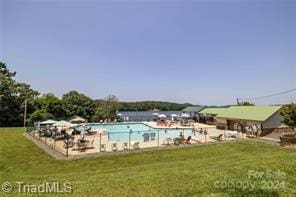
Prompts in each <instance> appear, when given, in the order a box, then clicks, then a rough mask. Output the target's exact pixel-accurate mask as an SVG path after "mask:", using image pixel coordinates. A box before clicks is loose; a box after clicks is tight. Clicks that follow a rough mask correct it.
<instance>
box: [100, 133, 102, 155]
mask: <svg viewBox="0 0 296 197" xmlns="http://www.w3.org/2000/svg"><path fill="white" fill-rule="evenodd" d="M100 152H102V133H100Z"/></svg>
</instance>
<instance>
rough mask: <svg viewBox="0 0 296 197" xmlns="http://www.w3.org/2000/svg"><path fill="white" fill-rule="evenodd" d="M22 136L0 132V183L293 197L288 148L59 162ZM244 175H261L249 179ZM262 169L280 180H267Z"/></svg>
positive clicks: (243, 146) (202, 149)
mask: <svg viewBox="0 0 296 197" xmlns="http://www.w3.org/2000/svg"><path fill="white" fill-rule="evenodd" d="M22 133H23V129H22V128H1V129H0V184H2V183H3V182H5V181H9V182H12V183H13V184H15V182H16V181H22V182H24V183H26V184H40V183H42V182H44V181H48V182H54V181H59V182H60V183H62V184H63V183H64V182H70V183H71V184H72V188H73V190H72V193H71V194H70V195H74V196H208V195H213V196H226V195H233V196H239V195H241V196H242V195H246V196H248V195H255V194H256V195H257V196H289V195H291V196H292V195H296V150H293V149H284V148H280V147H277V146H272V145H267V144H263V143H259V142H252V141H241V142H234V143H225V144H216V145H207V146H199V147H188V148H180V149H176V150H156V151H150V152H143V153H132V154H125V155H113V156H106V157H97V158H85V159H79V160H70V161H65V160H56V159H54V158H52V157H51V156H49V155H47V154H46V153H45V152H44V151H43V150H42V149H40V148H38V147H37V146H36V145H35V144H34V143H33V142H31V141H29V140H27V139H26V138H25V137H23V136H22ZM249 170H255V171H258V172H265V175H264V177H263V178H255V177H251V178H250V179H249V177H248V171H249ZM266 170H272V172H279V171H280V172H283V173H285V175H286V176H285V177H281V178H279V177H273V178H269V177H267V174H268V173H267V172H266ZM226 183H227V185H226ZM232 183H233V184H235V185H236V186H234V185H233V184H232ZM249 183H253V184H254V185H255V188H252V187H251V186H250V185H247V184H249ZM240 184H244V185H245V187H246V188H242V185H240ZM13 191H14V193H12V194H13V195H14V196H15V195H16V194H17V191H16V189H14V190H13ZM1 192H2V191H1V188H0V196H1V195H2V194H4V193H1ZM22 195H30V194H24V193H23V194H22Z"/></svg>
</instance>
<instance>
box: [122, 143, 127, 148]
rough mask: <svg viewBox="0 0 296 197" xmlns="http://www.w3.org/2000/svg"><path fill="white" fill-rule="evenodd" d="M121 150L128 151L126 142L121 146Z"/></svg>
mask: <svg viewBox="0 0 296 197" xmlns="http://www.w3.org/2000/svg"><path fill="white" fill-rule="evenodd" d="M122 149H123V150H128V143H127V142H124V143H123V144H122Z"/></svg>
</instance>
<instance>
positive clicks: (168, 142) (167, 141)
mask: <svg viewBox="0 0 296 197" xmlns="http://www.w3.org/2000/svg"><path fill="white" fill-rule="evenodd" d="M171 143H172V138H167V139H165V140H164V141H163V144H164V145H166V146H169V145H170V144H171Z"/></svg>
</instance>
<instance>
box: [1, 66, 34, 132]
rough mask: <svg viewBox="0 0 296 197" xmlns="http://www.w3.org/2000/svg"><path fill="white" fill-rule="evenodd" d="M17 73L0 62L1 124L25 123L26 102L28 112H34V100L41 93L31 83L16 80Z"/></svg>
mask: <svg viewBox="0 0 296 197" xmlns="http://www.w3.org/2000/svg"><path fill="white" fill-rule="evenodd" d="M15 75H16V73H15V72H11V71H9V69H8V68H7V66H6V65H5V63H3V62H0V114H1V116H0V126H19V125H22V123H23V112H24V103H25V100H27V109H28V113H31V112H33V110H34V106H33V100H34V99H35V98H36V97H37V95H38V94H39V93H38V92H37V91H35V90H33V89H31V87H30V85H28V84H25V83H18V82H16V81H15V80H14V79H13V77H15Z"/></svg>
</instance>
